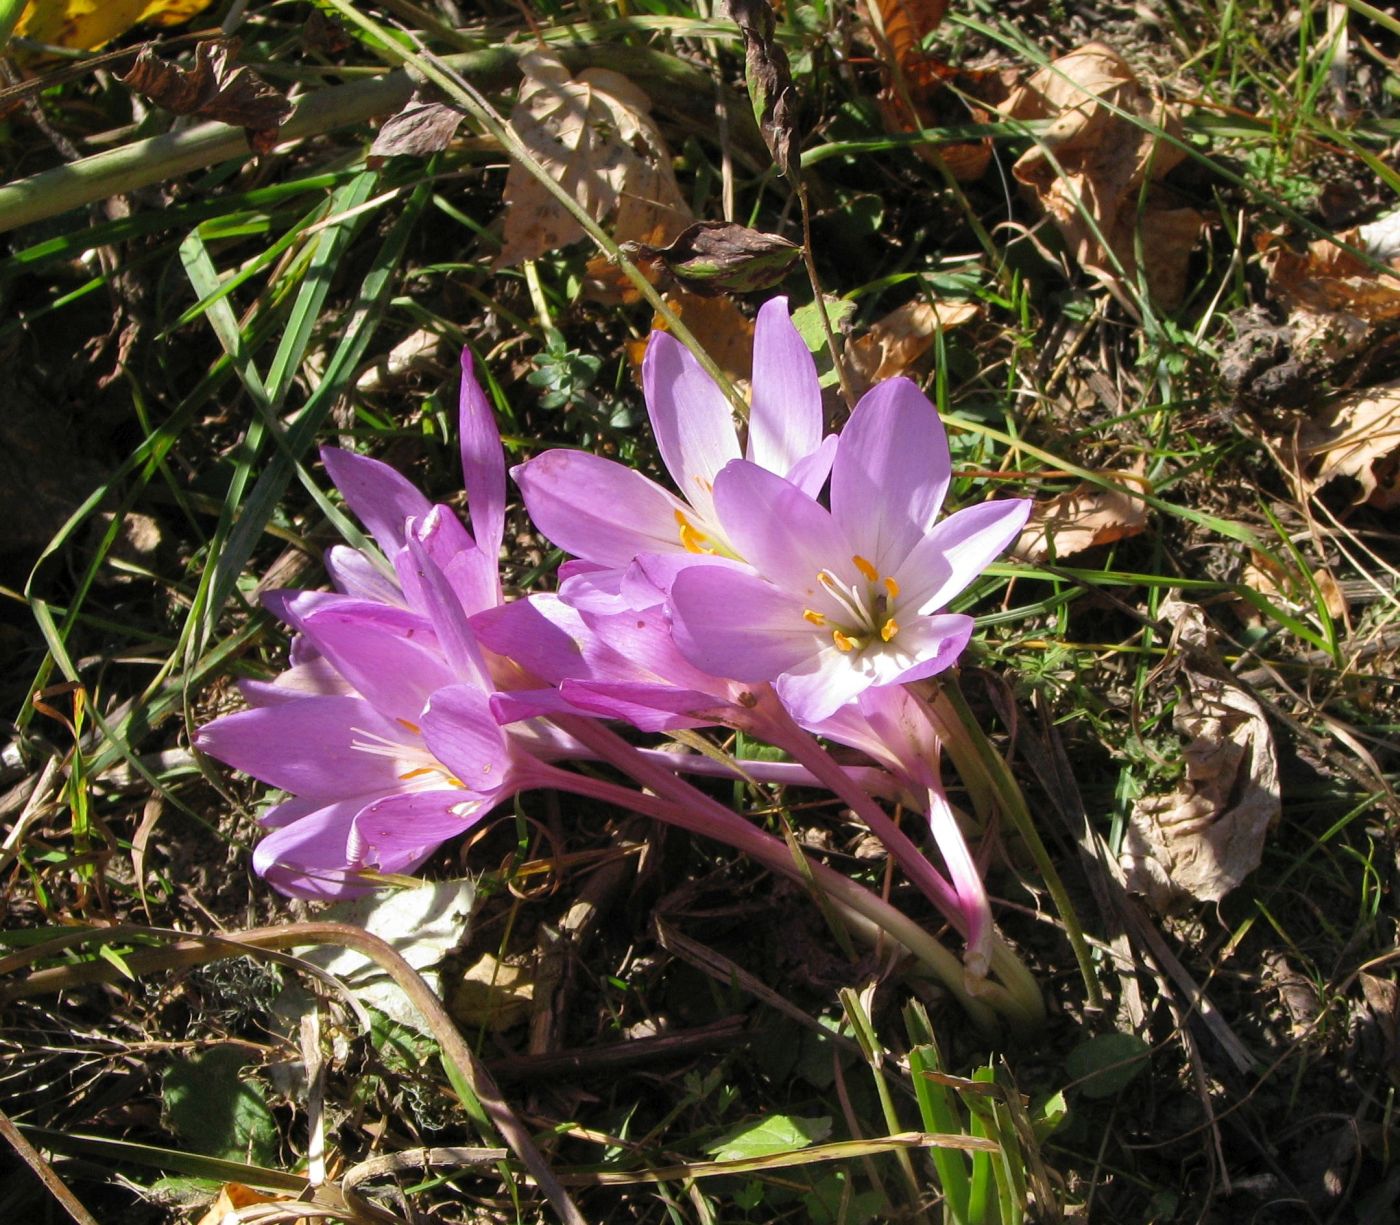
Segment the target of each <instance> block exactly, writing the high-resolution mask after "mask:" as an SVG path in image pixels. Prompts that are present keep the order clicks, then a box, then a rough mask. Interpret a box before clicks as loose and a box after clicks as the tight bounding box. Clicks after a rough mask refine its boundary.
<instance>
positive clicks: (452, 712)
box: [422, 685, 512, 795]
mask: <svg viewBox="0 0 1400 1225" xmlns="http://www.w3.org/2000/svg"><path fill="white" fill-rule="evenodd" d="M422 726H423V739H424V741H425V742H426V743H427V746H428V749H429V750H430V751H431V752H432V754H433V756H434V757H436V758H437V759H438V760H439V761H440V762H442V764H443V765H445V766H446V767H447V768H448V769H449V770H451V771H452V773H453V775H454V776H455V777H456V779H457V780H458V781H459V782H460V783H461V784H462V785H463V787H464V788H465V789H466V790H467V791H469V792H471V791H475V792H479V793H481V794H483V795H484V794H489V793H491V792H494V791H496V790H498V789H499V788H501V787H503V786H504V785H505V784H506V783H507V782H508V781H509V776H510V773H511V765H512V759H511V751H510V745H509V741H508V740H507V737H506V733H505V732H504V731H502V730H501V725H500V724H499V723H497V722H496V717H495V715H493V714H492V713H491V704H490V695H489V694H487V693H486V692H484V691H483V690H481V689H477V688H475V687H474V686H472V685H452V686H449V687H448V688H445V689H439V690H438V691H437V692H436V693H434V694H433V696H432V698H431V700H430V701H429V702H428V708H427V709H426V710H425V711H424V712H423V716H422Z"/></svg>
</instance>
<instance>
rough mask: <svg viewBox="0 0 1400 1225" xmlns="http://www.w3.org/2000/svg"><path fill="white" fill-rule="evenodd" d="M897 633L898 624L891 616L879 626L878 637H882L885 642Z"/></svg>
mask: <svg viewBox="0 0 1400 1225" xmlns="http://www.w3.org/2000/svg"><path fill="white" fill-rule="evenodd" d="M897 633H899V625H898V624H897V623H896V621H895V619H894V618H893V617H891V618H890V619H889V620H888V621H886V622H885V623H884V625H882V626H881V627H880V637H881V638H883V639H884V640H885V641H886V642H888V641H889V640H890V639H891V638H893V637H894V636H895V635H896V634H897Z"/></svg>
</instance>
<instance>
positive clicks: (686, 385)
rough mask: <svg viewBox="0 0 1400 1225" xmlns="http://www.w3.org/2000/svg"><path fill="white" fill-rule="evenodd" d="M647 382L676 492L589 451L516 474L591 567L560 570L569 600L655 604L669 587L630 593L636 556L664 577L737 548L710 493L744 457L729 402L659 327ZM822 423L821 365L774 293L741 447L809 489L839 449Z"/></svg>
mask: <svg viewBox="0 0 1400 1225" xmlns="http://www.w3.org/2000/svg"><path fill="white" fill-rule="evenodd" d="M642 385H643V390H644V391H645V393H646V402H647V412H648V414H649V415H650V417H651V424H652V429H653V430H654V432H655V434H656V440H657V443H658V445H659V448H660V451H661V459H662V462H663V463H665V465H666V469H667V471H668V472H669V473H670V474H671V478H672V480H674V481H675V483H676V488H677V489H678V490H679V491H680V496H679V497H677V496H676V495H675V494H673V493H670V492H668V491H667V490H665V489H663V488H662V487H661V486H660V485H657V484H656V483H655V482H654V481H651V480H649V479H648V478H647V477H645V476H643V475H642V474H641V473H640V472H637V471H635V470H634V469H632V468H628V467H626V466H624V465H622V464H619V463H615V462H613V461H612V460H608V459H603V458H601V457H600V456H597V455H590V454H589V453H588V452H586V451H570V450H553V451H546V452H544V453H543V454H541V455H538V456H536V457H535V458H534V459H532V460H530V461H528V462H527V463H524V464H521V465H520V466H519V467H517V468H515V469H513V470H512V473H511V475H512V476H514V477H515V481H516V484H517V485H519V487H520V491H521V493H522V494H523V495H524V498H525V507H526V510H528V511H529V513H530V518H531V519H532V520H534V523H535V526H536V527H537V528H539V530H540V531H541V532H542V533H543V534H544V535H545V536H546V537H548V538H549V539H550V540H551V541H553V542H554V543H555V544H556V545H558V546H559V547H560V548H561V549H563V550H565V552H568V553H571V554H573V555H574V556H575V557H576V558H580V559H582V560H583V561H584V562H588V563H591V565H590V566H587V567H582V566H577V565H574V566H571V567H569V569H568V570H566V571H565V572H564V574H565V575H566V582H565V584H564V586H563V587H562V588H561V592H562V594H563V595H564V596H565V598H566V599H568V600H570V602H573V603H580V602H583V601H588V600H590V599H591V601H592V602H593V603H594V604H595V605H596V606H599V607H608V606H609V601H608V600H607V599H606V597H607V596H616V595H617V594H618V593H619V592H623V594H624V596H626V598H625V600H624V604H625V605H628V606H632V607H644V606H646V605H648V604H653V603H656V602H658V599H659V597H660V595H661V594H662V592H664V586H663V588H662V589H661V590H660V591H658V590H657V589H656V588H655V587H651V586H648V585H646V584H643V586H642V590H641V591H640V592H638V593H635V594H633V593H628V592H626V590H625V589H624V579H625V578H626V576H627V572H628V569H629V567H631V565H632V563H633V561H634V559H635V558H636V557H637V556H638V555H640V554H647V555H651V556H652V558H653V562H652V566H651V568H650V570H649V575H650V577H651V578H652V579H654V580H659V581H661V582H662V583H663V584H664V582H665V578H664V576H663V574H662V572H663V571H668V570H669V569H670V568H672V567H677V566H681V565H685V564H688V563H690V562H693V561H695V560H696V558H697V557H698V556H711V555H713V556H718V557H734V556H736V553H735V549H734V546H733V544H732V543H731V541H730V539H729V538H728V536H727V535H726V533H725V530H724V527H723V526H722V524H721V523H720V520H719V517H718V515H717V514H716V510H715V505H714V498H713V488H714V481H715V477H716V476H717V475H718V473H719V471H720V470H721V469H722V468H723V467H724V466H725V465H726V464H727V463H729V462H730V461H731V460H735V459H738V458H739V457H740V454H741V453H740V450H739V439H738V436H737V434H736V432H735V428H734V416H733V410H732V409H731V407H730V404H729V401H728V399H727V398H726V397H725V395H724V393H723V392H722V391H721V390H720V389H719V388H718V387H717V386H715V383H714V381H713V380H712V379H711V378H710V376H709V375H708V374H706V373H705V372H704V370H702V369H701V368H700V365H699V363H697V362H696V360H695V359H694V358H693V357H692V356H691V355H690V352H689V351H688V350H687V349H686V348H685V346H684V345H682V344H681V343H680V342H679V341H678V340H676V339H675V337H673V336H671V335H669V334H667V333H665V332H653V333H652V336H651V340H650V342H649V344H648V345H647V352H646V358H645V360H644V361H643V363H642ZM822 431H823V425H822V399H821V387H820V385H819V384H818V382H817V371H816V365H815V364H814V362H813V361H812V355H811V354H810V353H809V352H808V351H807V346H806V345H805V344H804V343H803V342H802V338H801V337H800V336H799V335H798V334H797V329H796V328H794V327H793V326H792V321H791V320H790V319H789V318H788V310H787V300H786V299H785V298H774V299H772V300H770V301H769V302H767V303H765V304H764V306H763V307H762V309H760V310H759V312H758V319H757V321H756V323H755V327H754V350H753V394H752V397H751V404H750V408H749V426H748V439H747V443H746V446H745V449H744V451H743V455H744V456H745V457H746V459H747V460H748V462H749V463H752V464H753V465H755V466H756V467H758V468H759V469H760V470H762V471H765V472H769V473H773V474H775V475H776V476H779V477H784V478H786V479H787V480H789V481H791V482H792V483H793V485H794V486H795V487H796V488H798V489H801V490H803V491H804V492H806V493H808V494H810V495H811V496H813V497H815V496H816V494H817V493H818V492H820V490H821V488H822V486H823V485H824V484H825V483H826V477H827V473H828V472H829V471H830V469H831V459H832V453H833V449H834V445H835V438H834V437H828V438H826V439H823V436H822ZM599 597H603V598H602V599H600V598H599ZM613 606H616V605H615V604H614V605H613Z"/></svg>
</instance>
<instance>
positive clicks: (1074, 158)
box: [1003, 43, 1204, 310]
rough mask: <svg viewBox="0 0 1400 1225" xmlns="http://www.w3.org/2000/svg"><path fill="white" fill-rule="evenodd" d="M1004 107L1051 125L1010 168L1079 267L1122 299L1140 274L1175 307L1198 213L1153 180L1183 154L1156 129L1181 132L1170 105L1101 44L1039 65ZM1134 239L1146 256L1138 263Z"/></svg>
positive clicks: (1163, 302)
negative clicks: (1050, 220)
mask: <svg viewBox="0 0 1400 1225" xmlns="http://www.w3.org/2000/svg"><path fill="white" fill-rule="evenodd" d="M1003 109H1004V111H1005V113H1006V114H1007V115H1009V116H1010V117H1012V118H1015V119H1025V120H1049V121H1050V126H1049V128H1048V129H1047V130H1045V131H1043V132H1041V133H1040V135H1039V136H1037V138H1036V142H1035V144H1034V145H1032V146H1031V148H1029V149H1028V150H1027V151H1026V152H1025V153H1024V154H1022V155H1021V157H1020V159H1019V160H1018V161H1017V162H1016V165H1015V166H1014V167H1013V172H1014V173H1015V175H1016V177H1017V179H1019V180H1020V181H1021V182H1022V183H1024V184H1025V185H1026V186H1027V187H1028V188H1029V189H1030V191H1031V192H1032V193H1033V195H1034V196H1035V199H1036V201H1037V203H1039V205H1040V206H1041V208H1043V209H1044V210H1045V211H1046V212H1047V213H1048V214H1049V215H1050V216H1051V217H1052V218H1053V219H1054V221H1055V224H1056V225H1057V226H1058V227H1059V230H1060V233H1061V234H1063V235H1064V239H1065V242H1066V244H1067V245H1068V246H1069V249H1070V252H1071V253H1072V254H1073V256H1074V258H1075V259H1076V260H1077V261H1078V262H1079V264H1080V265H1081V266H1082V267H1083V268H1084V270H1085V271H1086V272H1089V273H1091V274H1093V275H1094V276H1096V277H1098V278H1099V280H1101V281H1102V282H1103V283H1104V284H1105V285H1107V286H1108V287H1109V289H1111V290H1112V291H1113V292H1114V293H1115V294H1117V295H1118V296H1119V297H1120V298H1122V299H1124V300H1125V301H1126V302H1128V303H1129V304H1131V302H1132V294H1131V292H1130V291H1129V290H1127V289H1125V287H1124V285H1123V280H1124V278H1126V280H1127V282H1128V283H1129V285H1132V284H1135V283H1136V282H1137V279H1138V274H1139V272H1141V274H1142V277H1143V278H1144V279H1145V281H1146V283H1147V289H1148V292H1149V293H1150V295H1151V297H1152V299H1153V301H1154V302H1156V303H1157V304H1158V305H1159V306H1161V307H1163V308H1165V309H1168V310H1170V309H1172V308H1173V307H1175V306H1177V305H1179V304H1180V302H1181V300H1182V298H1183V297H1184V296H1185V292H1186V266H1187V259H1188V257H1189V255H1190V253H1191V248H1192V247H1193V246H1194V245H1195V242H1196V239H1197V237H1198V236H1199V235H1200V232H1201V227H1202V226H1203V224H1204V219H1203V218H1202V216H1201V214H1200V213H1198V212H1197V211H1196V210H1195V209H1192V208H1180V207H1177V206H1176V205H1175V204H1174V202H1173V201H1172V200H1171V198H1170V196H1169V194H1168V193H1167V191H1166V190H1165V189H1164V188H1162V187H1161V186H1160V182H1161V179H1162V178H1163V176H1165V175H1166V174H1167V173H1168V172H1169V171H1170V170H1172V169H1173V168H1174V167H1175V166H1176V165H1177V164H1178V163H1180V161H1181V159H1182V158H1183V157H1185V153H1184V152H1183V151H1182V150H1181V149H1180V148H1179V147H1178V146H1177V145H1175V144H1173V143H1171V141H1168V140H1163V139H1161V138H1160V137H1159V136H1158V135H1156V131H1157V130H1161V131H1163V132H1165V133H1166V134H1167V135H1169V136H1172V137H1179V136H1180V134H1181V120H1180V117H1179V116H1178V115H1177V113H1176V111H1175V110H1174V109H1173V108H1172V107H1170V106H1168V105H1167V104H1166V102H1164V101H1162V100H1161V99H1160V98H1157V97H1154V96H1153V95H1152V94H1151V93H1150V92H1149V91H1148V90H1147V89H1146V88H1144V87H1143V85H1142V83H1141V82H1140V81H1138V79H1137V77H1136V76H1135V75H1134V73H1133V70H1132V69H1131V68H1129V67H1128V65H1127V63H1126V62H1125V61H1124V59H1123V57H1122V56H1120V55H1119V54H1118V53H1117V52H1116V51H1114V50H1113V48H1112V47H1109V46H1106V45H1105V44H1103V43H1088V44H1086V45H1085V46H1083V47H1080V48H1078V49H1077V50H1074V51H1071V52H1070V53H1069V54H1068V55H1063V56H1061V57H1060V58H1059V59H1057V60H1055V61H1053V62H1052V63H1051V64H1049V65H1047V66H1046V67H1044V68H1042V69H1040V70H1039V71H1037V72H1036V73H1035V74H1034V75H1032V76H1031V77H1030V79H1029V80H1027V81H1026V82H1025V84H1023V85H1022V86H1020V88H1018V89H1017V90H1016V91H1015V92H1014V93H1013V94H1012V95H1011V97H1010V98H1009V99H1008V100H1007V103H1006V105H1005V107H1004V108H1003ZM1130 116H1131V117H1135V118H1136V120H1137V121H1136V122H1135V121H1134V118H1130ZM1144 185H1146V194H1145V198H1144ZM1139 240H1140V241H1141V243H1142V249H1143V251H1144V252H1145V253H1147V254H1148V255H1149V256H1150V258H1149V259H1147V260H1146V261H1145V262H1144V265H1143V267H1142V268H1141V269H1139V267H1138V261H1137V256H1136V254H1135V249H1136V244H1137V242H1138V241H1139ZM1119 268H1121V269H1122V274H1121V275H1120V273H1119V271H1118V269H1119Z"/></svg>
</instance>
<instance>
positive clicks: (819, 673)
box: [774, 643, 872, 727]
mask: <svg viewBox="0 0 1400 1225" xmlns="http://www.w3.org/2000/svg"><path fill="white" fill-rule="evenodd" d="M871 684H872V679H871V676H870V673H869V672H867V671H866V670H865V669H863V668H860V667H858V666H855V665H854V664H853V663H852V661H851V659H850V657H849V656H847V655H844V654H842V652H840V651H838V650H837V649H836V647H835V646H833V645H831V644H830V643H828V644H826V645H824V646H823V647H822V648H821V650H820V651H814V652H812V654H811V656H810V657H809V658H808V659H806V660H804V661H803V663H802V665H801V666H800V667H798V668H795V669H794V670H792V671H790V672H785V673H784V674H783V675H782V676H780V677H778V680H777V682H776V684H775V685H774V688H775V689H776V690H777V691H778V698H779V700H780V701H781V702H782V704H783V705H784V706H786V707H787V708H788V713H789V714H791V715H792V717H793V718H794V719H796V720H797V722H799V723H801V724H802V725H803V726H804V727H810V726H811V725H812V724H814V723H819V722H821V721H822V720H823V719H828V718H830V717H831V716H832V715H833V714H835V713H836V711H838V710H840V709H841V707H843V706H845V705H846V704H847V703H848V702H852V701H854V700H855V699H856V698H857V697H859V696H860V695H861V694H862V693H864V692H865V691H866V690H867V689H869V688H870V686H871Z"/></svg>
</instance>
